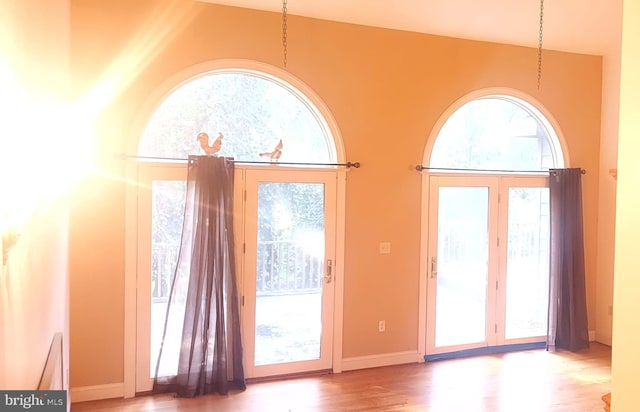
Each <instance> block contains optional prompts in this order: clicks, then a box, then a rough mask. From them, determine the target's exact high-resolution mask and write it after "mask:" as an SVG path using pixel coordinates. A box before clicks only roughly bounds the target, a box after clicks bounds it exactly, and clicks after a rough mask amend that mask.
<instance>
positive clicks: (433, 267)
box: [431, 256, 438, 279]
mask: <svg viewBox="0 0 640 412" xmlns="http://www.w3.org/2000/svg"><path fill="white" fill-rule="evenodd" d="M437 274H438V263H437V260H436V257H435V256H431V279H433V278H435V277H436V275H437Z"/></svg>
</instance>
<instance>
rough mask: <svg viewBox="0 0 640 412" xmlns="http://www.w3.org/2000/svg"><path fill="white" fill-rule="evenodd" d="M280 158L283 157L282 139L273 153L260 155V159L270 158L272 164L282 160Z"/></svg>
mask: <svg viewBox="0 0 640 412" xmlns="http://www.w3.org/2000/svg"><path fill="white" fill-rule="evenodd" d="M280 156H282V139H280V141H279V142H278V144H277V145H276V147H275V149H273V151H271V152H265V153H260V157H268V158H269V160H271V161H272V162H277V161H278V160H280Z"/></svg>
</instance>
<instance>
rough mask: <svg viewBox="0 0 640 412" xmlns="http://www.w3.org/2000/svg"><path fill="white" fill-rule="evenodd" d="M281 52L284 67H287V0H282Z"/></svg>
mask: <svg viewBox="0 0 640 412" xmlns="http://www.w3.org/2000/svg"><path fill="white" fill-rule="evenodd" d="M282 53H283V57H282V60H283V63H284V67H285V68H286V67H287V0H282Z"/></svg>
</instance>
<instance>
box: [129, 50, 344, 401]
mask: <svg viewBox="0 0 640 412" xmlns="http://www.w3.org/2000/svg"><path fill="white" fill-rule="evenodd" d="M216 71H221V72H237V73H241V72H245V73H248V74H258V75H260V76H263V77H267V78H270V79H271V80H273V81H275V82H277V83H278V84H280V85H281V86H283V87H285V88H287V89H288V90H290V91H291V92H293V93H294V94H295V95H296V96H298V97H300V98H301V99H303V100H304V102H305V103H306V104H307V105H308V106H309V107H310V108H312V109H313V108H315V109H316V110H317V113H316V117H317V119H318V121H319V122H320V124H321V126H322V127H323V128H324V130H329V132H330V133H331V137H332V138H333V141H334V146H333V148H331V147H330V155H331V156H333V157H334V159H335V162H336V163H345V162H346V155H345V151H344V144H343V140H342V134H341V133H340V129H339V127H338V124H337V122H336V121H335V119H334V117H333V115H332V114H331V111H330V110H329V108H328V106H327V105H326V104H325V103H324V101H323V100H322V99H321V98H320V96H319V95H318V94H317V93H316V92H315V91H314V90H313V89H312V88H311V87H309V86H308V85H306V84H305V83H304V82H303V81H302V80H300V79H298V78H297V77H295V76H293V75H292V74H291V73H289V72H287V71H285V70H282V69H280V68H278V67H275V66H272V65H269V64H266V63H261V62H257V61H253V60H243V59H223V60H214V61H209V62H205V63H200V64H197V65H194V66H191V67H188V68H186V69H184V70H182V71H180V72H178V73H176V74H174V75H173V76H171V77H170V78H168V79H167V80H166V81H164V82H163V83H162V84H161V85H160V86H159V87H157V88H156V90H154V92H153V93H151V94H150V96H149V98H147V100H146V101H145V103H144V104H143V105H142V107H141V110H140V112H139V114H138V116H137V118H136V119H135V121H134V122H133V126H132V128H131V134H130V136H129V138H128V139H126V141H127V143H128V144H127V146H126V147H125V150H126V153H127V154H129V155H136V154H137V153H138V144H139V140H140V137H141V136H142V133H143V131H144V128H145V126H146V124H147V122H148V120H149V119H150V118H151V116H152V115H153V113H154V111H155V110H156V109H157V107H158V106H159V104H160V103H161V102H162V101H163V100H164V99H165V98H166V96H168V95H169V94H171V93H172V92H173V91H174V90H175V89H177V88H179V87H180V86H181V85H183V84H184V83H186V82H188V81H189V80H191V79H193V78H195V77H198V76H201V75H205V74H208V73H212V72H216ZM318 114H319V115H318ZM333 150H335V152H333ZM136 170H137V168H136V165H135V162H134V161H128V162H127V164H126V166H125V176H126V179H127V181H128V182H136V181H137V172H136ZM347 172H348V169H338V170H337V176H338V182H337V211H336V262H335V265H334V270H335V278H334V279H335V291H334V293H335V295H334V304H335V306H334V322H333V327H334V331H333V372H334V373H340V372H342V336H343V333H342V326H343V300H344V249H345V209H346V173H347ZM136 247H137V189H136V186H135V185H134V184H129V185H127V188H126V193H125V273H124V377H123V380H124V397H125V398H131V397H134V396H135V394H136V314H137V313H136V278H137V273H136V266H137V264H136V256H137V253H136Z"/></svg>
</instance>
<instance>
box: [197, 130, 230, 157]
mask: <svg viewBox="0 0 640 412" xmlns="http://www.w3.org/2000/svg"><path fill="white" fill-rule="evenodd" d="M223 137H224V136H223V135H222V133H218V137H217V138H216V140H215V141H214V142H213V144H212V145H211V146H209V135H208V134H206V133H205V132H201V133H198V137H197V138H196V140H198V141H199V142H200V147H201V148H202V150H203V151H204V152H205V153H206V154H207V156H211V155H214V154H216V153H218V152H219V151H220V148H221V147H222V138H223Z"/></svg>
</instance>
